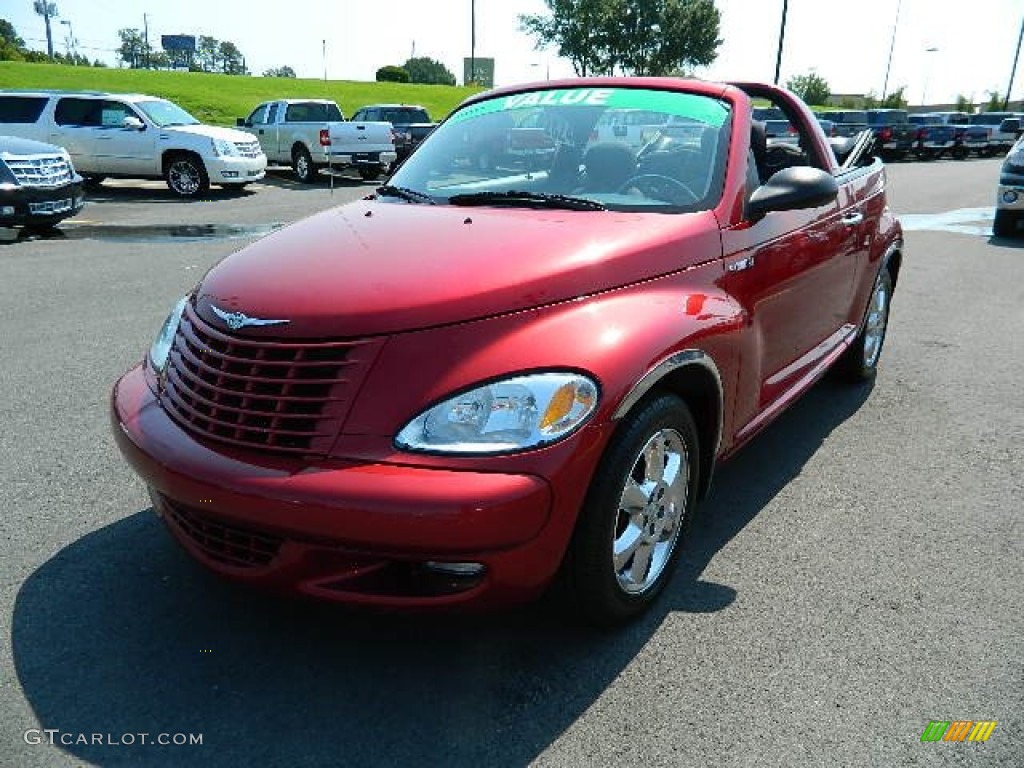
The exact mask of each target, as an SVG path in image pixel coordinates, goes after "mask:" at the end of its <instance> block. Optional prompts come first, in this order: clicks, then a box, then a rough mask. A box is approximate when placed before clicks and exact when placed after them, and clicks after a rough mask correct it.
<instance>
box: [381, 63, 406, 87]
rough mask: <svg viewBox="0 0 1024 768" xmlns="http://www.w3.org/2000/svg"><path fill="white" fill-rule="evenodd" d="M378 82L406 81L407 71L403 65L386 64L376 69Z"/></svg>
mask: <svg viewBox="0 0 1024 768" xmlns="http://www.w3.org/2000/svg"><path fill="white" fill-rule="evenodd" d="M376 77H377V82H378V83H408V82H409V72H408V71H407V70H406V69H404V68H403V67H398V66H395V65H394V64H388V65H387V66H384V67H381V68H380V69H378V70H377V75H376Z"/></svg>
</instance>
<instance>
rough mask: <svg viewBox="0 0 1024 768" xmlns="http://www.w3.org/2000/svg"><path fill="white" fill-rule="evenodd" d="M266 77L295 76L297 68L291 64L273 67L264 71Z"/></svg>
mask: <svg viewBox="0 0 1024 768" xmlns="http://www.w3.org/2000/svg"><path fill="white" fill-rule="evenodd" d="M263 76H264V77H295V70H294V69H292V68H291V67H289V66H284V67H272V68H271V69H268V70H267V71H266V72H264V73H263Z"/></svg>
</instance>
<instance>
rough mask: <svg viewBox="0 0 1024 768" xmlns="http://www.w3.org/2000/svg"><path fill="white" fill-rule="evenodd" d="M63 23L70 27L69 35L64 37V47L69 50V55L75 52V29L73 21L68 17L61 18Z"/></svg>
mask: <svg viewBox="0 0 1024 768" xmlns="http://www.w3.org/2000/svg"><path fill="white" fill-rule="evenodd" d="M60 23H61V24H63V25H64V26H65V27H67V28H68V36H67V37H66V38H64V49H65V50H66V51H67V54H68V56H71V54H72V53H75V31H74V29H73V28H72V27H71V22H70V21H68V20H67V19H61V21H60Z"/></svg>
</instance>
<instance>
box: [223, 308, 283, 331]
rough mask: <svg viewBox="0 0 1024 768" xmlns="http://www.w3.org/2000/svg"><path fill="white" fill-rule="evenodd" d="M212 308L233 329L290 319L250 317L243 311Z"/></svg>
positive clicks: (278, 323)
mask: <svg viewBox="0 0 1024 768" xmlns="http://www.w3.org/2000/svg"><path fill="white" fill-rule="evenodd" d="M210 309H212V310H213V313H214V314H215V315H217V317H219V318H220V319H221V320H223V321H224V323H225V324H226V325H227V327H228V328H230V329H231V330H232V331H237V330H238V329H239V328H245V327H246V326H250V325H284V324H285V323H287V322H289V321H288V320H265V319H263V318H262V317H249V316H248V315H246V314H243V313H242V312H225V311H224V310H223V309H220V308H219V307H216V306H214V305H213V304H211V305H210Z"/></svg>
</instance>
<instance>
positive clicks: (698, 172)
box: [390, 88, 730, 213]
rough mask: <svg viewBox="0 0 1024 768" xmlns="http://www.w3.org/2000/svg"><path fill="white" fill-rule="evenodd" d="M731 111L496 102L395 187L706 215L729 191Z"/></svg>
mask: <svg viewBox="0 0 1024 768" xmlns="http://www.w3.org/2000/svg"><path fill="white" fill-rule="evenodd" d="M729 114H730V113H729V108H728V105H727V104H725V103H724V102H721V101H718V100H717V99H713V98H709V97H706V96H698V95H695V94H687V93H676V92H671V91H658V90H648V89H639V88H560V89H552V90H541V91H530V92H525V93H516V94H512V95H509V96H499V97H496V98H492V99H488V100H486V101H482V102H477V103H476V104H473V105H471V106H468V107H466V108H464V109H461V110H459V111H457V112H455V113H454V114H453V115H452V116H451V117H450V118H449V119H448V120H446V121H445V122H444V123H442V124H441V126H440V127H439V128H438V129H436V130H435V131H434V132H433V133H431V134H430V136H429V137H428V138H427V139H426V140H425V142H424V143H423V144H422V145H421V147H420V148H419V149H418V150H417V151H416V152H415V153H413V155H411V156H410V157H409V159H408V160H406V162H405V164H404V165H402V166H401V167H400V168H399V169H398V171H397V172H396V173H395V175H394V176H392V178H391V179H390V185H391V187H392V189H393V188H395V187H399V188H402V189H403V190H405V191H406V192H408V191H412V192H415V193H418V194H420V195H428V196H429V197H430V199H431V200H432V201H433V202H437V203H448V202H451V203H453V204H457V205H502V206H506V207H507V206H524V207H531V206H535V207H539V206H540V205H541V204H543V205H544V207H552V206H557V207H566V208H569V207H571V208H572V209H574V210H599V209H600V208H602V207H604V208H608V209H611V210H634V211H652V212H662V213H678V212H685V211H695V210H703V209H707V208H710V207H713V206H714V205H715V203H717V201H718V199H719V197H720V195H721V188H722V183H723V178H724V168H725V155H726V152H727V150H728V129H729V119H728V118H729ZM396 197H397V195H396ZM453 198H454V199H453ZM402 199H406V200H407V201H408V195H406V197H404V198H402ZM581 201H582V203H583V204H581Z"/></svg>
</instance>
